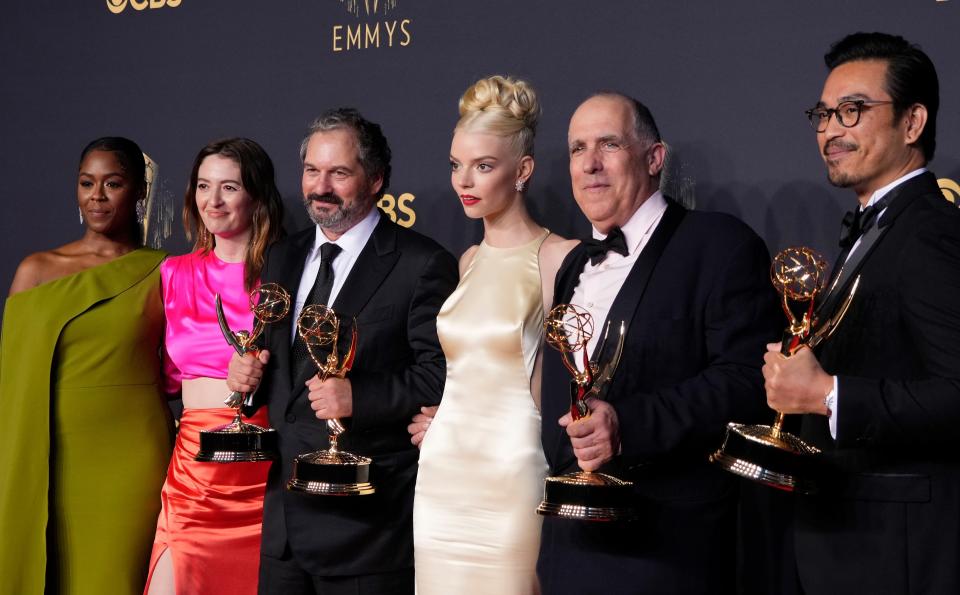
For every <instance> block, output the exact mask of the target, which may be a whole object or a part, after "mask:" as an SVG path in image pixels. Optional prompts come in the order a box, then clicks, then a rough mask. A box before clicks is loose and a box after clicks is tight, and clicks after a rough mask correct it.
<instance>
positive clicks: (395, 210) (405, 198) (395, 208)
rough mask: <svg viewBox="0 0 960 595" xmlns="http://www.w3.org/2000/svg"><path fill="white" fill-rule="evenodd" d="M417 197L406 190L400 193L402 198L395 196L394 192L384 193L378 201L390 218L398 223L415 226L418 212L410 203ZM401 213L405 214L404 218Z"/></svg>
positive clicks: (404, 225)
mask: <svg viewBox="0 0 960 595" xmlns="http://www.w3.org/2000/svg"><path fill="white" fill-rule="evenodd" d="M416 198H417V197H416V196H414V195H412V194H410V193H409V192H404V193H403V194H401V195H400V198H394V197H393V195H392V194H384V195H383V198H381V199H380V200H379V201H378V202H377V206H378V207H380V210H381V211H383V212H384V213H386V214H387V215H389V216H390V220H391V221H393V222H394V223H396V224H397V225H400V226H403V227H413V224H414V222H416V220H417V214H416V213H415V212H414V210H413V209H412V208H410V206H409V205H410V203H412V202H413V201H414V200H415V199H416ZM401 215H403V216H404V217H403V218H402V219H401V218H400V216H401Z"/></svg>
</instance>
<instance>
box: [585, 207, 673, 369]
mask: <svg viewBox="0 0 960 595" xmlns="http://www.w3.org/2000/svg"><path fill="white" fill-rule="evenodd" d="M686 214H687V211H686V209H684V208H683V207H681V206H680V205H678V204H677V203H676V202H674V201H673V200H670V199H667V210H666V211H665V212H664V213H663V218H662V219H661V220H660V223H659V224H657V228H656V229H655V230H654V231H653V235H652V236H650V240H649V241H648V242H647V245H646V246H644V248H643V251H642V252H640V256H639V257H638V258H637V262H635V263H634V265H633V268H632V269H631V270H630V274H629V275H627V278H626V280H625V281H624V282H623V287H621V288H620V291H619V292H617V297H616V298H615V299H614V300H613V304H612V305H611V306H610V313H609V314H608V315H607V320H608V321H611V325H610V326H611V329H610V332H611V335H610V336H611V337H614V336H616V334H615V333H616V332H617V331H616V327H617V326H619V324H620V322H621V321H622V322H624V323H626V326H627V328H629V327H630V323H631V321H632V320H633V316H634V314H636V312H637V308H639V307H640V302H641V301H643V294H644V292H645V291H646V289H647V285H648V284H649V282H650V277H651V276H652V275H653V271H654V269H655V268H656V265H657V262H658V261H659V260H660V255H661V254H663V251H664V249H665V248H666V247H667V244H668V243H669V242H670V238H671V237H673V232H674V231H676V229H677V227H678V226H679V225H680V222H681V221H682V220H683V218H684V216H685V215H686ZM604 327H606V323H604ZM603 330H604V328H599V327H598V328H597V332H603ZM614 344H616V341H607V347H612V346H613V345H614ZM603 346H604V345H603V341H597V345H596V347H595V348H594V352H593V354H591V355H592V358H591V359H592V360H593V361H599V359H598V358H599V357H600V356H601V355H602V354H601V353H600V348H601V347H603Z"/></svg>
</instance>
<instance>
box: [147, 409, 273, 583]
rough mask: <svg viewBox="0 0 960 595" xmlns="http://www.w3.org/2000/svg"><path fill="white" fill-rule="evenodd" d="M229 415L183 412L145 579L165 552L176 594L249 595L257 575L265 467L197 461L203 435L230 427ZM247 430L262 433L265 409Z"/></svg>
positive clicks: (267, 464) (264, 464)
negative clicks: (254, 426)
mask: <svg viewBox="0 0 960 595" xmlns="http://www.w3.org/2000/svg"><path fill="white" fill-rule="evenodd" d="M234 416H235V411H234V410H233V409H229V408H226V407H224V408H216V409H186V410H185V411H184V412H183V417H182V418H181V420H180V431H179V433H178V435H177V442H176V446H175V447H174V449H173V456H172V458H171V460H170V467H169V469H168V470H167V480H166V482H165V483H164V484H163V490H162V492H161V501H162V509H161V511H160V518H159V520H158V521H157V534H156V537H155V538H154V543H153V554H152V556H151V558H150V576H149V578H148V579H147V587H146V589H145V590H144V593H146V592H147V591H148V590H149V588H150V580H151V579H152V578H153V571H154V569H155V568H156V565H157V561H158V560H159V559H160V558H161V557H162V556H163V554H164V552H166V551H169V553H170V557H171V561H172V563H173V574H174V582H175V584H176V592H177V594H178V595H194V594H198V595H199V594H203V595H221V594H222V595H247V594H249V595H254V594H255V593H256V592H257V575H258V573H259V569H260V527H261V522H262V520H263V493H264V489H265V487H266V483H267V471H268V470H269V469H270V462H269V461H267V462H251V463H202V462H198V461H194V460H193V457H194V456H196V454H197V451H198V450H199V448H200V431H201V430H206V429H210V428H213V427H216V426H221V425H224V424H227V423H230V422H231V421H232V420H233V418H234ZM248 421H250V423H254V424H257V425H259V426H263V427H267V426H269V422H268V421H267V411H266V408H261V409H260V410H259V411H257V414H256V415H254V416H253V417H252V418H251V419H250V420H248Z"/></svg>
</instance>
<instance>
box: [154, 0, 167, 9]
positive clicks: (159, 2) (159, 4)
mask: <svg viewBox="0 0 960 595" xmlns="http://www.w3.org/2000/svg"><path fill="white" fill-rule="evenodd" d="M164 4H166V0H150V8H163V5H164Z"/></svg>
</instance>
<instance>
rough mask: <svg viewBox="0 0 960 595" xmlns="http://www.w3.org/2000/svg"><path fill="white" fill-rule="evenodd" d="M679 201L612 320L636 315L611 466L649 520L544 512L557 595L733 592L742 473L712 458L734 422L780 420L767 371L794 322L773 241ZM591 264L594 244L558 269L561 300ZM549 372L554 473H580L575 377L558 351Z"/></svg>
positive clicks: (546, 390)
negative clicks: (573, 410) (778, 284)
mask: <svg viewBox="0 0 960 595" xmlns="http://www.w3.org/2000/svg"><path fill="white" fill-rule="evenodd" d="M668 205H669V206H668V209H667V211H666V213H665V214H664V217H663V219H662V220H661V221H660V223H659V224H658V225H657V228H656V230H655V231H654V234H653V236H652V237H651V239H650V241H649V243H648V244H647V247H646V248H645V249H644V251H643V252H642V253H641V255H640V257H639V260H638V262H637V263H636V264H635V265H634V267H633V270H632V271H631V272H630V274H629V276H628V277H627V280H626V282H625V283H624V285H623V287H622V288H621V289H620V292H619V294H618V295H617V297H616V299H615V300H614V303H613V307H612V309H611V311H610V314H609V320H612V321H614V323H615V324H616V323H618V322H619V321H621V320H623V321H625V322H626V323H627V335H626V342H625V347H624V351H623V357H622V360H621V362H620V367H619V369H618V370H617V372H616V375H615V376H614V378H613V380H612V383H611V385H610V390H609V393H608V397H607V399H608V401H609V402H610V403H611V404H612V405H613V407H614V408H615V409H616V411H617V416H618V418H619V421H620V433H621V446H622V455H621V456H620V457H619V460H617V461H615V463H616V464H615V465H613V466H612V468H611V469H609V471H610V472H611V473H612V474H614V475H617V476H619V477H621V478H624V479H629V480H632V481H633V482H634V487H635V500H636V506H637V508H638V510H639V511H640V514H641V520H639V521H635V522H631V523H610V524H604V523H588V522H580V521H571V520H562V519H554V518H547V519H545V522H544V527H543V539H542V542H541V549H540V559H539V561H538V573H539V575H540V578H541V585H542V588H543V592H544V593H545V594H547V595H551V594H556V593H570V594H574V593H576V594H578V595H584V594H589V593H604V594H607V593H674V594H692V593H704V594H707V593H709V594H711V595H717V594H723V593H731V592H733V589H734V582H735V578H734V571H735V559H734V554H735V549H736V548H735V539H736V531H735V520H736V487H737V479H736V478H735V477H734V476H732V475H730V474H728V473H726V472H725V471H723V470H722V469H720V468H719V467H717V466H713V465H711V464H710V463H708V462H707V456H708V454H709V453H710V452H712V451H713V450H715V449H716V448H717V446H718V445H719V444H720V443H721V442H722V440H723V435H724V429H725V427H726V424H727V422H729V421H742V422H755V421H761V420H762V421H769V420H770V419H771V418H772V414H771V412H770V411H769V409H767V407H766V399H765V396H764V391H763V379H762V376H761V374H760V366H761V365H762V356H763V353H764V351H765V343H767V342H770V341H772V340H776V339H777V338H778V336H779V332H780V330H781V329H782V328H783V324H784V323H783V320H782V318H783V316H782V315H781V314H779V313H778V311H777V298H776V294H775V293H774V290H773V287H772V285H771V283H770V279H769V267H770V259H769V254H768V252H767V249H766V246H765V245H764V243H763V241H762V240H761V239H760V238H759V237H758V236H757V235H756V234H755V233H754V232H753V231H751V230H750V228H749V227H747V226H746V225H744V224H743V223H742V222H740V221H739V220H737V219H736V218H734V217H731V216H728V215H723V214H719V213H702V212H696V211H691V212H685V211H684V210H683V208H682V207H680V206H679V205H677V204H676V203H674V202H673V201H670V200H668ZM676 217H682V220H680V222H679V224H678V226H677V227H676V231H675V232H674V233H673V235H672V237H670V238H669V241H668V243H667V244H666V246H665V248H664V250H663V253H662V255H661V256H660V258H659V260H658V261H657V262H654V263H650V262H647V261H648V260H649V256H650V254H649V253H648V250H649V249H650V247H651V246H653V245H654V243H655V242H657V241H658V234H662V233H664V232H665V230H666V229H667V227H669V226H668V225H667V223H668V221H669V220H670V219H673V218H676ZM645 257H646V258H645ZM586 262H587V256H586V253H585V251H584V250H583V249H582V248H577V249H575V250H574V251H573V252H572V253H571V254H570V255H569V256H568V259H567V261H566V262H565V263H564V265H563V266H562V268H561V271H560V273H559V274H558V281H557V287H556V293H555V295H556V301H557V302H558V303H561V302H567V301H569V300H570V298H571V296H572V295H573V290H574V289H575V287H576V285H577V283H578V281H579V279H578V278H579V275H580V272H581V271H582V270H583V267H584V265H585V263H586ZM650 267H652V270H651V271H650V273H649V278H648V280H647V281H646V283H644V277H645V276H646V275H645V274H644V273H645V271H646V270H648V269H650ZM596 322H597V323H598V324H597V328H602V327H601V325H600V324H599V322H600V321H596ZM543 379H544V380H543V397H542V408H543V434H542V436H543V447H544V451H545V452H546V455H547V460H548V462H549V464H550V470H551V473H553V474H557V473H561V472H566V471H570V470H574V469H575V468H576V460H575V458H574V456H573V451H572V448H571V446H570V440H569V438H568V437H567V435H566V432H565V430H564V429H563V428H561V427H560V426H559V425H558V424H557V420H558V419H559V418H560V417H561V416H562V415H563V414H564V413H565V412H566V411H567V410H568V408H569V406H570V399H569V390H568V381H569V374H568V373H567V372H566V371H565V370H564V368H563V366H562V363H561V361H560V359H559V356H558V355H557V354H556V352H554V351H553V350H547V352H546V353H545V355H544V368H543Z"/></svg>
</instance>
